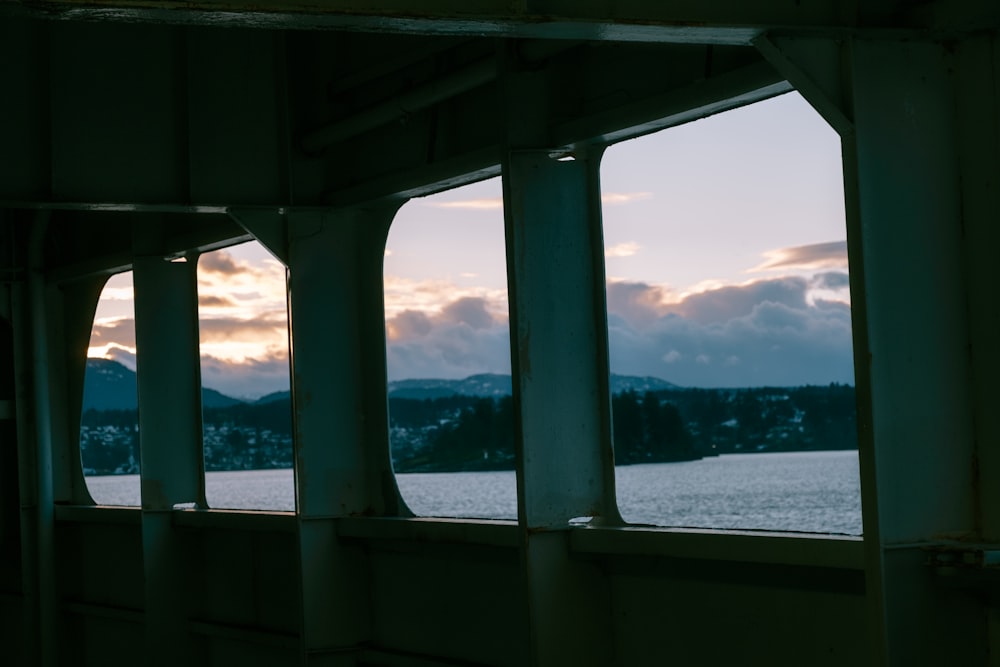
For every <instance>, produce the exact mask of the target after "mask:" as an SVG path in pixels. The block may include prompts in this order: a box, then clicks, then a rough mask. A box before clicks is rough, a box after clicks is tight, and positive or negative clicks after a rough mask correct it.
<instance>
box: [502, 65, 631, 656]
mask: <svg viewBox="0 0 1000 667" xmlns="http://www.w3.org/2000/svg"><path fill="white" fill-rule="evenodd" d="M505 83H506V85H507V86H508V97H509V98H510V99H511V108H510V109H509V111H508V113H509V118H508V127H509V132H508V141H509V142H510V144H511V145H512V146H513V147H515V148H514V149H512V150H510V151H509V152H508V153H507V154H506V156H505V158H504V162H503V183H504V217H505V221H506V235H507V276H508V278H507V280H508V293H509V300H510V321H511V365H512V368H513V374H514V383H513V389H514V406H515V424H516V426H515V447H516V450H517V454H518V469H517V481H518V518H519V523H520V527H521V530H522V536H521V540H522V563H523V567H524V581H525V601H524V604H525V606H526V615H525V617H526V622H527V624H528V636H529V645H530V649H529V650H530V656H529V663H528V664H531V665H539V666H541V665H552V664H574V665H606V664H610V663H611V662H612V660H613V659H612V655H613V641H612V637H611V633H610V631H609V628H610V625H611V623H610V609H611V605H610V592H609V589H608V585H607V581H606V580H605V578H604V576H603V574H602V573H601V572H600V570H599V568H597V567H596V566H595V565H593V564H591V563H584V562H579V561H574V560H571V559H570V558H569V549H568V538H569V532H568V530H566V529H567V528H568V527H569V525H570V521H571V520H572V519H580V520H586V521H593V522H595V523H611V524H615V523H620V522H621V517H620V515H619V513H618V509H617V505H616V502H615V492H614V456H613V452H612V447H611V400H610V392H609V369H608V343H607V316H606V308H605V288H604V243H603V235H602V230H601V200H600V184H599V181H600V179H599V169H600V167H599V164H600V153H599V152H596V151H595V153H594V154H589V155H583V154H581V155H576V156H563V159H558V157H557V156H555V155H553V154H551V153H550V151H549V150H547V149H533V150H532V149H529V150H522V149H521V148H520V147H522V146H544V145H545V141H546V140H547V133H546V131H545V128H546V126H547V119H546V109H545V101H544V100H545V92H544V91H539V90H538V86H539V84H540V83H541V81H540V80H539V78H538V77H537V76H535V75H533V74H532V73H517V72H511V73H509V74H508V76H507V79H506V81H505ZM539 93H541V94H539ZM528 100H530V101H531V107H530V108H529V106H528ZM539 529H543V530H539ZM544 529H549V530H544ZM552 529H556V530H552Z"/></svg>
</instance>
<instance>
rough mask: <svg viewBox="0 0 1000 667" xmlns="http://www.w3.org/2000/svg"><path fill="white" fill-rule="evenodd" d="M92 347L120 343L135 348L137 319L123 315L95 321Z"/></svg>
mask: <svg viewBox="0 0 1000 667" xmlns="http://www.w3.org/2000/svg"><path fill="white" fill-rule="evenodd" d="M90 342H91V347H104V346H107V345H119V346H122V347H128V348H132V349H135V320H134V319H133V318H131V317H123V318H119V319H114V320H102V321H97V322H94V327H93V329H91V332H90Z"/></svg>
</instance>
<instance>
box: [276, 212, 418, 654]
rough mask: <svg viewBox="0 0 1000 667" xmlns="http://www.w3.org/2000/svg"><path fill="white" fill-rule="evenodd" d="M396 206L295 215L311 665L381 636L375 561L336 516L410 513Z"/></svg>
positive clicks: (295, 354) (301, 498) (301, 486)
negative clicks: (385, 289) (401, 470)
mask: <svg viewBox="0 0 1000 667" xmlns="http://www.w3.org/2000/svg"><path fill="white" fill-rule="evenodd" d="M396 208H397V206H396V205H388V206H384V207H373V208H368V209H360V208H359V209H351V210H337V211H331V210H312V211H291V212H289V214H288V229H289V235H290V239H289V244H288V246H289V254H288V260H289V262H288V266H289V285H288V289H289V320H290V326H291V354H292V378H293V381H292V404H293V417H294V423H295V489H296V505H297V512H298V517H299V527H298V531H299V564H300V568H301V569H300V574H301V585H302V588H301V591H302V614H303V619H302V664H303V665H310V666H313V665H342V664H354V662H353V660H354V658H353V651H355V650H357V649H358V648H359V645H360V644H361V643H362V642H364V641H367V640H369V639H371V637H372V634H373V632H374V631H373V628H372V627H371V618H370V613H371V612H370V608H369V605H370V595H369V591H368V576H367V574H366V573H367V570H368V567H369V564H368V563H367V561H366V558H365V553H364V550H363V548H361V547H359V546H357V545H353V546H349V545H343V544H341V543H340V542H339V541H338V540H337V536H336V517H344V516H366V515H376V516H378V515H390V516H393V515H395V516H398V515H401V514H402V515H408V514H409V510H407V509H406V507H405V505H404V504H403V502H402V500H401V499H400V496H399V492H398V490H397V488H396V480H395V478H394V476H393V473H392V463H391V460H390V457H389V420H388V401H387V398H386V366H385V364H386V362H385V311H384V307H383V305H382V303H383V301H382V299H383V297H382V256H383V253H384V252H385V239H386V234H387V233H388V230H389V224H390V222H391V221H392V217H393V215H394V214H395V212H396Z"/></svg>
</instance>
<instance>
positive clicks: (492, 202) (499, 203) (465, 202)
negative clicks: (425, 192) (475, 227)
mask: <svg viewBox="0 0 1000 667" xmlns="http://www.w3.org/2000/svg"><path fill="white" fill-rule="evenodd" d="M421 203H422V204H423V205H424V206H432V207H434V208H453V209H465V210H474V211H502V210H503V197H488V198H484V199H461V200H458V201H422V202H421Z"/></svg>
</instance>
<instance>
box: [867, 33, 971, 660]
mask: <svg viewBox="0 0 1000 667" xmlns="http://www.w3.org/2000/svg"><path fill="white" fill-rule="evenodd" d="M852 67H853V70H852V78H853V85H854V95H853V99H854V120H855V125H856V160H857V164H856V169H857V171H856V175H857V187H858V190H857V194H858V200H857V201H858V208H859V219H860V225H859V232H860V243H861V249H862V250H863V255H864V256H863V264H864V266H863V269H864V280H865V293H866V298H867V308H866V310H867V332H866V333H867V339H868V353H869V356H868V372H869V377H870V388H871V408H872V424H871V426H872V438H873V441H874V460H873V461H872V462H870V469H871V478H870V479H869V480H868V481H873V482H874V485H875V492H874V499H875V501H876V505H875V506H874V507H871V506H866V507H865V511H866V514H869V515H871V514H872V513H874V517H875V519H874V522H872V521H870V520H868V518H867V517H866V523H865V530H866V539H867V540H876V541H877V551H876V552H874V553H873V552H872V550H871V549H869V558H870V562H869V573H870V574H874V575H875V576H872V577H870V580H869V581H870V585H871V586H872V588H873V589H874V590H872V593H871V594H872V595H873V596H874V604H876V605H877V606H878V607H879V611H880V614H881V616H882V619H883V622H884V633H883V635H882V636H881V639H882V641H883V645H882V647H881V652H882V658H883V660H884V661H886V662H888V664H892V665H910V664H927V663H932V662H948V663H952V664H969V665H971V664H984V663H985V647H986V641H985V635H984V633H985V628H986V620H985V616H984V610H983V608H982V605H981V603H979V602H978V601H976V600H975V599H974V598H973V597H972V596H971V595H969V594H965V593H962V592H960V591H958V590H954V589H950V588H948V587H945V586H942V585H941V582H940V581H936V580H935V577H934V576H933V574H932V573H931V572H930V571H929V570H928V568H927V567H926V565H925V564H924V561H925V554H924V553H923V552H922V550H921V547H922V546H925V545H930V544H934V543H935V542H938V541H940V540H943V539H948V538H956V537H957V538H963V539H969V538H975V537H976V536H977V530H978V526H977V519H976V514H977V510H976V505H977V497H976V491H975V489H976V486H977V484H978V483H979V479H978V477H977V472H976V455H975V441H974V433H973V419H972V402H971V398H972V396H971V393H970V387H971V384H970V372H971V369H970V358H969V340H970V339H969V324H968V322H969V320H968V315H967V310H966V303H967V296H968V290H969V287H970V286H969V285H967V284H966V282H965V280H964V275H965V272H964V271H963V262H964V261H965V259H966V258H965V256H964V254H963V213H962V202H961V198H960V190H959V183H960V178H959V168H958V161H957V151H956V142H955V138H956V118H955V117H954V94H953V89H952V81H951V80H950V75H949V71H948V69H949V68H948V62H947V57H946V52H945V49H943V48H942V47H941V46H939V45H936V44H931V43H915V42H910V43H904V42H878V41H867V40H865V41H862V40H858V41H856V42H854V43H853V54H852ZM868 498H871V495H869V496H868ZM875 558H877V559H878V561H877V562H872V560H871V559H875Z"/></svg>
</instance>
